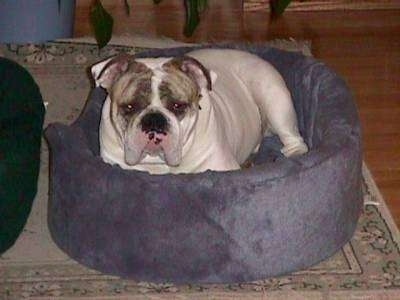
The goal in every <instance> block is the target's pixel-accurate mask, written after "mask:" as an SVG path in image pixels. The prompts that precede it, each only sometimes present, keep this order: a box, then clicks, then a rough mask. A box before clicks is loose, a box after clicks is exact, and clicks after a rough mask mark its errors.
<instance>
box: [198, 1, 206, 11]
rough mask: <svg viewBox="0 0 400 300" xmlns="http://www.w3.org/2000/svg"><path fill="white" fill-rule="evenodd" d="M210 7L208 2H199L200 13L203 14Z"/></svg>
mask: <svg viewBox="0 0 400 300" xmlns="http://www.w3.org/2000/svg"><path fill="white" fill-rule="evenodd" d="M207 6H208V0H198V5H197V8H198V11H199V12H203V11H204V10H205V9H206V8H207Z"/></svg>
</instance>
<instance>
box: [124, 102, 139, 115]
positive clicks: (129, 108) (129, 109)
mask: <svg viewBox="0 0 400 300" xmlns="http://www.w3.org/2000/svg"><path fill="white" fill-rule="evenodd" d="M121 108H122V111H123V112H124V113H125V114H129V113H133V112H134V111H136V110H137V107H136V105H134V104H131V103H129V104H124V105H122V106H121Z"/></svg>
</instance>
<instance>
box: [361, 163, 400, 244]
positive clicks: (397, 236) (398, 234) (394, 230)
mask: <svg viewBox="0 0 400 300" xmlns="http://www.w3.org/2000/svg"><path fill="white" fill-rule="evenodd" d="M362 173H363V178H364V180H365V181H366V184H367V187H369V188H370V189H371V191H370V193H371V194H372V195H375V198H376V200H377V201H376V202H377V203H376V205H377V206H379V211H380V213H381V214H382V215H383V219H384V220H385V221H386V223H387V225H388V227H389V228H390V231H391V234H392V239H393V241H394V242H395V244H396V246H397V250H398V251H399V252H400V230H399V228H398V227H397V225H396V222H395V221H394V218H393V215H392V213H391V212H390V210H389V207H388V206H387V204H386V201H385V199H384V197H383V195H382V193H381V192H380V191H379V188H378V186H377V185H376V183H375V180H374V177H373V176H372V173H371V171H370V170H369V169H368V167H367V164H366V163H365V162H363V165H362ZM366 204H367V203H366ZM371 204H372V205H374V204H375V203H374V202H372V203H371Z"/></svg>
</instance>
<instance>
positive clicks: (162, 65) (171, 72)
mask: <svg viewBox="0 0 400 300" xmlns="http://www.w3.org/2000/svg"><path fill="white" fill-rule="evenodd" d="M92 74H93V77H94V79H95V81H96V85H97V86H102V87H103V88H105V89H106V90H107V92H108V95H109V97H110V99H111V108H110V120H111V124H112V126H113V127H114V128H115V130H116V132H117V134H118V135H119V140H120V141H121V146H122V147H123V149H124V154H125V162H126V163H127V164H128V165H135V164H138V163H141V162H142V163H146V160H147V161H152V162H154V161H155V160H154V159H156V161H159V162H165V163H166V164H167V165H169V166H177V165H179V164H180V162H181V159H182V148H183V145H184V144H185V142H186V140H187V139H188V137H189V135H190V132H191V131H192V129H193V127H194V124H195V123H196V120H197V115H198V109H199V101H200V99H201V97H202V94H204V93H206V92H207V90H211V79H210V74H209V72H208V70H206V69H205V68H204V66H202V65H201V63H200V62H198V61H197V60H195V59H193V58H190V57H185V56H184V57H178V58H172V59H171V58H153V59H136V60H135V59H134V57H132V56H129V55H119V56H116V57H114V58H111V59H108V60H106V61H103V62H100V63H98V64H96V65H94V66H93V67H92Z"/></svg>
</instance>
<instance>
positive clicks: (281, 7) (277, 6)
mask: <svg viewBox="0 0 400 300" xmlns="http://www.w3.org/2000/svg"><path fill="white" fill-rule="evenodd" d="M290 2H292V0H272V1H271V2H270V3H271V11H272V16H273V17H278V16H280V15H282V14H283V13H284V11H285V9H286V8H287V7H288V6H289V4H290Z"/></svg>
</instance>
